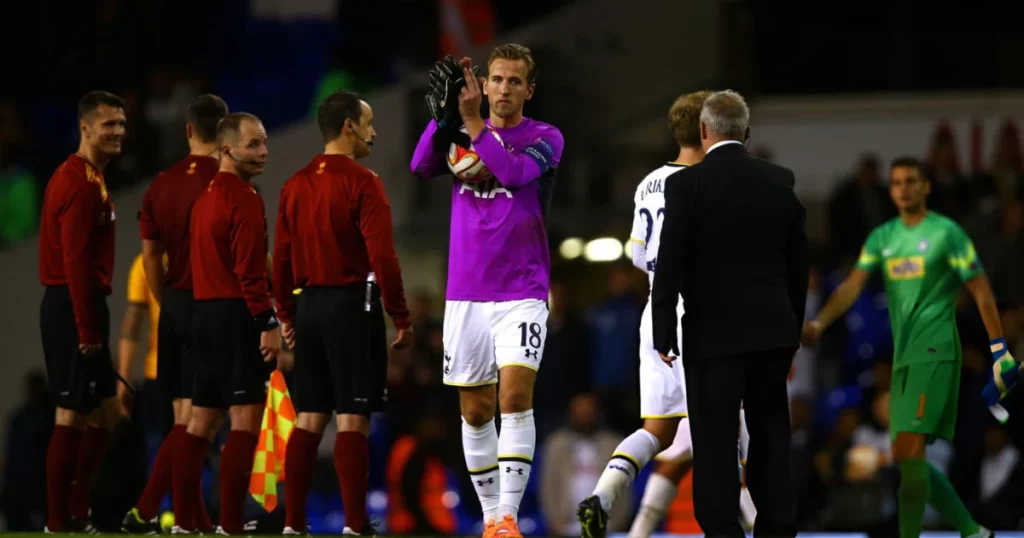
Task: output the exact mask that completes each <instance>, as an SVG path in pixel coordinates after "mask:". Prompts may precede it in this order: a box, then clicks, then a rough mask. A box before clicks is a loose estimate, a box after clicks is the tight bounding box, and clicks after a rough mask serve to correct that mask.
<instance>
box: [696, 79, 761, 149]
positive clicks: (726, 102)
mask: <svg viewBox="0 0 1024 538" xmlns="http://www.w3.org/2000/svg"><path fill="white" fill-rule="evenodd" d="M700 122H701V123H703V124H704V125H705V127H707V130H708V132H710V133H715V134H717V135H720V136H725V137H728V138H731V139H734V140H743V138H744V137H745V136H746V133H747V128H748V127H749V126H750V108H748V107H747V102H746V101H745V100H744V99H743V96H742V95H740V94H738V93H736V92H734V91H732V90H724V91H720V92H715V93H713V94H711V95H709V96H708V98H707V99H705V100H704V107H703V108H702V109H701V111H700Z"/></svg>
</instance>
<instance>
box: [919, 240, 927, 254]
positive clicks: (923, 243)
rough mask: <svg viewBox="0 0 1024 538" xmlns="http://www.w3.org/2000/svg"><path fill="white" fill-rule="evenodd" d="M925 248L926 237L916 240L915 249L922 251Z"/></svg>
mask: <svg viewBox="0 0 1024 538" xmlns="http://www.w3.org/2000/svg"><path fill="white" fill-rule="evenodd" d="M926 250H928V240H927V239H922V240H920V241H918V242H917V251H918V252H924V251H926Z"/></svg>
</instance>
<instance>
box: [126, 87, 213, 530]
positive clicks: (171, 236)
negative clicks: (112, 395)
mask: <svg viewBox="0 0 1024 538" xmlns="http://www.w3.org/2000/svg"><path fill="white" fill-rule="evenodd" d="M227 114H228V106H227V104H226V103H224V100H223V99H221V98H220V97H217V96H216V95H210V94H205V95H200V96H198V97H196V98H195V99H194V100H193V101H192V103H190V104H189V106H188V109H187V110H186V114H185V115H186V123H185V136H186V137H187V138H188V146H189V154H188V155H187V156H185V158H183V159H182V160H180V161H178V162H177V163H176V164H174V166H171V167H170V168H168V169H167V170H164V171H163V172H160V173H159V174H157V176H156V179H154V180H153V183H152V184H150V186H149V189H148V190H146V194H145V196H144V197H143V199H142V209H141V210H139V231H140V232H141V235H142V264H143V267H144V268H145V270H146V280H147V282H149V289H150V291H152V293H153V296H154V297H155V298H156V300H157V302H158V303H160V320H159V325H158V337H157V363H156V364H157V375H156V379H157V384H158V385H159V386H160V389H161V391H162V393H163V394H164V395H165V396H167V397H170V398H171V402H172V406H173V409H174V427H173V428H172V429H171V432H170V433H169V434H168V435H167V437H166V438H165V439H164V442H163V443H162V444H161V445H160V450H159V451H158V452H157V455H156V458H155V459H154V461H153V472H151V473H150V475H149V480H148V481H147V482H146V489H145V490H143V492H142V495H141V496H140V497H139V500H138V502H137V503H135V506H134V507H133V508H132V510H130V511H129V512H128V513H127V514H125V516H124V520H123V521H122V523H121V527H122V529H123V530H124V531H126V532H129V533H132V534H149V533H152V532H156V533H158V534H159V533H160V525H159V524H158V523H155V520H156V516H157V515H158V510H159V508H160V502H161V501H163V498H164V496H166V495H167V493H168V492H170V490H171V480H172V476H171V468H172V465H173V463H174V455H175V453H176V452H177V446H178V442H179V441H180V440H181V437H182V435H184V433H185V429H186V427H187V426H188V421H189V419H190V418H191V415H192V387H193V382H194V379H193V375H194V370H195V369H194V366H193V361H194V357H193V355H192V350H193V348H194V347H195V346H194V345H193V344H192V318H193V308H194V305H193V299H192V265H191V258H190V256H189V250H190V248H191V245H190V238H189V229H190V227H191V225H190V220H191V217H192V207H193V206H194V204H195V202H196V199H198V198H199V195H200V194H202V193H203V192H204V191H205V190H206V187H207V186H208V185H209V184H210V181H211V180H212V179H213V176H214V175H215V174H217V172H218V171H219V170H220V162H219V160H218V156H219V154H220V148H219V147H218V146H217V124H218V123H219V122H220V120H221V119H223V118H224V116H226V115H227ZM165 256H166V258H167V267H166V269H165V268H164V257H165ZM133 359H134V357H130V356H129V357H120V358H119V359H118V360H119V368H120V370H121V375H122V376H127V375H130V373H131V369H132V360H133ZM201 494H202V488H199V489H198V490H196V492H195V497H196V498H199V496H200V495H201ZM196 512H197V515H198V517H199V518H200V521H198V522H197V524H198V525H199V527H200V530H202V531H203V532H207V533H210V532H213V531H214V530H215V529H214V527H213V525H212V524H211V523H210V520H209V516H207V515H206V507H205V506H203V505H202V504H201V503H197V506H196Z"/></svg>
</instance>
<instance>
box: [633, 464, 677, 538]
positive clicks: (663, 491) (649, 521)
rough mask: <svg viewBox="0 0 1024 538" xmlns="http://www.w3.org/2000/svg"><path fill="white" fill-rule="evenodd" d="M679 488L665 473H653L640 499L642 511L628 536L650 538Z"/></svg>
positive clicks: (638, 513) (634, 521) (637, 515)
mask: <svg viewBox="0 0 1024 538" xmlns="http://www.w3.org/2000/svg"><path fill="white" fill-rule="evenodd" d="M678 493H679V488H678V487H677V486H676V485H675V484H673V483H672V481H671V480H669V479H668V478H666V477H665V476H664V475H660V474H658V473H652V474H651V477H650V478H648V479H647V487H646V488H644V497H643V499H641V501H640V511H639V512H637V514H636V519H634V520H633V526H632V527H630V528H629V534H628V538H649V537H650V535H651V534H653V533H654V529H656V528H658V524H660V523H661V520H662V519H663V518H664V517H665V512H667V511H668V506H669V505H670V504H672V501H673V500H675V498H676V494H678Z"/></svg>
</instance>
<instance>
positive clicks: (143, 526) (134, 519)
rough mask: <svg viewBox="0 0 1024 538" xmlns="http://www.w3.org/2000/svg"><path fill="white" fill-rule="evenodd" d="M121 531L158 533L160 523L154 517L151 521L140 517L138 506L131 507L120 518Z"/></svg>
mask: <svg viewBox="0 0 1024 538" xmlns="http://www.w3.org/2000/svg"><path fill="white" fill-rule="evenodd" d="M121 531H122V532H125V533H128V534H149V535H154V534H160V531H161V529H160V524H159V523H158V522H157V519H156V518H153V519H152V520H151V521H146V520H145V519H142V516H140V515H139V509H138V508H132V509H131V510H129V511H128V513H127V514H125V515H124V519H122V520H121Z"/></svg>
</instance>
